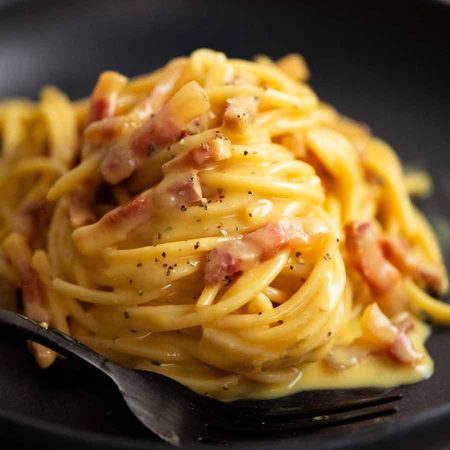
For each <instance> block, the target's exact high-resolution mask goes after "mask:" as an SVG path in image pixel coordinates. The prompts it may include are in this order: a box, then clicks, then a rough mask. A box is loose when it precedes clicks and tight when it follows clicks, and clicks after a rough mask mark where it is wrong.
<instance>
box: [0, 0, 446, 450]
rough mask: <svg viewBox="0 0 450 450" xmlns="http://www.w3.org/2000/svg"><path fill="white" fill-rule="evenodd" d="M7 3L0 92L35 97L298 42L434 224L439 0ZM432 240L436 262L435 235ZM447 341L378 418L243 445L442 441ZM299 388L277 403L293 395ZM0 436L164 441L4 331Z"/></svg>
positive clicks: (68, 366)
mask: <svg viewBox="0 0 450 450" xmlns="http://www.w3.org/2000/svg"><path fill="white" fill-rule="evenodd" d="M10 3H11V2H10ZM13 3H14V2H13ZM15 3H16V4H13V5H12V6H8V7H5V9H4V10H0V97H9V96H12V95H31V96H35V95H36V93H37V92H38V89H39V88H40V86H42V85H43V84H45V83H54V84H56V85H58V86H59V87H61V88H62V89H64V90H66V91H67V92H68V93H69V94H70V95H71V96H72V97H78V96H84V95H87V94H88V93H89V91H90V89H91V87H92V84H93V83H94V82H95V79H96V77H97V75H98V73H99V72H100V71H102V70H104V69H117V70H120V71H122V72H124V73H125V74H127V75H135V74H139V73H143V72H146V71H149V70H152V69H154V68H156V67H158V66H160V65H161V64H163V63H164V62H165V61H167V60H168V59H170V58H173V57H174V56H177V55H181V54H187V53H189V52H190V51H192V50H193V49H195V48H197V47H202V46H208V47H211V48H216V49H219V50H223V51H226V52H227V53H228V54H229V55H232V56H241V57H251V56H253V55H254V54H256V53H261V52H264V53H267V54H269V55H271V56H274V57H278V56H280V55H282V54H283V53H286V52H290V51H300V52H302V53H303V54H304V55H305V56H306V58H307V61H308V63H309V65H310V67H311V69H312V74H313V78H312V84H313V87H314V88H315V89H316V90H317V92H318V94H319V96H320V97H321V98H322V99H324V100H326V101H327V102H329V103H331V104H333V105H335V106H336V107H337V108H338V109H339V110H340V111H341V112H343V113H345V114H347V115H349V116H351V117H354V118H357V119H359V120H361V121H364V122H366V123H368V124H370V126H371V128H372V130H373V132H374V133H375V134H376V135H379V136H381V137H383V138H384V139H386V140H387V141H388V142H390V143H391V144H392V145H393V146H394V147H395V149H396V150H397V151H398V153H399V154H400V156H401V158H402V159H403V161H405V162H406V163H407V165H415V166H419V167H423V168H425V169H426V170H429V171H431V173H432V174H433V178H434V181H435V195H434V197H433V198H432V199H431V200H429V201H425V202H422V203H421V207H423V208H424V210H425V211H426V213H427V214H428V215H429V217H430V218H431V219H432V221H433V222H435V223H436V224H438V225H439V226H440V227H443V225H442V224H443V223H444V227H446V226H447V225H445V220H447V221H448V220H450V212H449V209H448V205H449V201H450V178H449V175H450V168H449V166H450V156H449V146H450V127H449V118H450V90H449V79H450V51H449V42H450V9H449V8H448V7H446V6H445V5H444V3H441V2H430V1H429V2H426V1H409V2H406V1H403V0H399V1H397V2H384V1H377V2H375V1H368V2H357V1H341V2H332V1H330V2H326V1H312V0H311V1H261V0H260V1H256V0H254V1H249V0H244V1H227V2H225V1H213V0H210V1H206V0H205V1H200V0H195V1H189V0H163V1H156V0H146V1H144V0H141V1H125V0H124V1H117V0H115V1H114V0H110V1H103V0H101V1H91V2H86V1H71V2H64V1H62V0H61V1H45V0H39V1H35V2H26V1H22V2H15ZM0 5H1V3H0ZM444 237H445V236H444ZM444 245H445V248H446V256H447V261H448V258H449V256H450V254H449V249H450V245H449V242H448V237H447V241H446V242H444ZM449 344H450V333H449V330H448V329H445V328H436V329H435V330H434V334H433V337H432V338H431V340H430V341H429V344H428V348H429V350H430V352H431V354H432V356H433V357H434V358H435V360H436V364H437V367H436V373H435V375H434V377H433V378H432V379H431V380H428V381H425V382H422V383H419V384H416V385H413V386H407V387H402V388H400V389H399V391H400V392H402V393H403V394H404V398H403V400H401V402H400V403H399V405H400V412H399V413H398V414H397V415H396V416H395V417H394V418H393V419H392V423H390V424H389V423H388V424H384V425H378V426H377V425H376V424H370V426H369V427H368V426H367V424H366V423H361V424H359V425H358V426H352V427H345V428H344V429H342V430H341V431H339V430H337V429H336V431H335V432H334V433H332V432H330V431H328V437H327V436H309V437H306V436H305V437H301V438H296V439H287V440H283V441H276V442H273V441H266V442H258V443H255V442H250V443H248V444H247V445H246V447H247V448H251V447H252V446H253V447H254V448H262V447H266V448H274V447H276V448H279V449H284V448H286V449H287V448H297V449H311V450H312V449H338V448H340V449H344V448H352V449H358V450H360V449H368V448H380V445H383V447H382V448H384V449H387V448H397V449H400V448H407V449H422V448H427V449H433V448H436V449H445V448H448V446H449V443H450V426H448V424H449V423H450V383H449V381H448V377H449V375H450V358H449V357H448V348H449ZM309 395H310V394H306V395H304V394H299V395H298V396H297V397H296V398H294V399H292V398H289V399H283V400H280V401H279V402H278V403H277V405H280V402H281V403H283V404H284V403H289V402H294V403H295V402H302V401H306V399H307V398H308V396H309ZM304 399H305V400H304ZM27 417H28V418H30V419H26V418H27ZM36 420H40V421H42V422H35V421H36ZM86 433H95V434H86ZM99 433H101V436H100V435H99ZM0 434H2V435H3V437H4V438H5V439H8V440H9V442H11V441H14V442H16V443H17V442H20V443H21V445H23V446H24V447H26V448H44V447H47V448H67V449H69V448H74V449H75V448H105V449H106V448H107V449H113V448H117V449H119V448H121V449H125V448H130V449H131V448H168V447H167V446H166V445H165V444H162V443H160V442H159V441H157V440H156V439H155V438H153V437H152V436H151V435H150V434H149V433H148V432H146V430H144V429H143V428H142V427H141V426H140V425H139V424H138V423H137V421H136V420H135V419H134V418H133V417H132V416H131V415H130V414H129V413H128V411H127V409H126V407H125V405H124V404H123V403H122V401H121V399H120V397H119V396H118V394H117V393H116V392H115V390H114V388H113V386H111V385H110V384H109V381H108V380H105V379H104V378H103V377H101V375H100V376H97V375H96V374H93V373H91V372H90V371H86V370H84V369H82V368H79V367H77V366H75V365H74V364H72V363H70V362H68V361H60V362H59V363H58V365H57V367H54V368H52V369H50V370H47V371H41V370H40V369H38V368H37V367H36V366H35V365H34V363H33V361H32V359H31V358H30V356H29V354H28V353H27V351H26V349H25V346H24V344H23V342H21V341H16V340H12V339H11V338H9V337H2V338H1V339H0ZM331 435H332V436H331ZM137 438H139V439H140V440H137ZM31 442H34V444H33V445H31ZM9 448H12V447H9Z"/></svg>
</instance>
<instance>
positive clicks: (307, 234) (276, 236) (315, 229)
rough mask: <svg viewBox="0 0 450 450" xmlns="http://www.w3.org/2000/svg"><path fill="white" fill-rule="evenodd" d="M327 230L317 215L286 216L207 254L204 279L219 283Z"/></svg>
mask: <svg viewBox="0 0 450 450" xmlns="http://www.w3.org/2000/svg"><path fill="white" fill-rule="evenodd" d="M327 231H328V228H327V227H326V226H325V225H324V224H323V223H322V222H320V221H318V220H315V219H300V218H283V219H280V220H278V221H277V222H271V223H269V224H267V225H266V226H264V227H262V228H259V229H258V230H256V231H253V232H251V233H249V234H247V235H245V236H243V237H242V238H240V239H235V240H230V241H227V242H223V243H221V244H219V245H217V246H216V247H215V248H214V249H213V250H211V251H210V252H209V253H208V255H207V257H206V263H205V269H204V280H205V283H206V284H207V285H214V284H217V283H220V282H222V281H224V280H226V277H229V276H231V275H234V274H236V273H238V272H241V271H244V270H247V269H250V268H251V267H253V266H254V265H256V264H258V263H260V262H263V261H266V260H268V259H270V258H272V257H273V256H275V255H276V254H277V253H278V252H279V251H280V250H282V249H283V248H285V247H286V246H288V245H289V244H292V243H299V242H301V243H303V244H306V243H308V242H309V241H310V239H311V237H312V236H313V235H316V234H320V233H324V232H327Z"/></svg>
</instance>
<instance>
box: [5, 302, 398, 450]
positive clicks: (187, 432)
mask: <svg viewBox="0 0 450 450" xmlns="http://www.w3.org/2000/svg"><path fill="white" fill-rule="evenodd" d="M0 326H2V328H4V329H5V328H8V329H9V330H11V331H13V332H15V333H20V334H22V335H23V336H24V337H26V338H29V339H32V340H33V341H36V342H39V343H40V344H43V345H45V346H47V347H49V348H51V349H53V350H55V351H57V352H58V353H61V354H63V355H65V356H69V357H71V356H75V357H77V358H79V359H81V360H83V361H85V362H87V363H89V364H90V365H92V366H94V367H96V368H97V369H99V370H101V371H102V372H103V373H105V374H106V375H107V376H108V377H109V378H111V379H112V380H113V381H114V383H115V384H116V386H117V387H118V388H119V390H120V392H121V394H122V396H123V398H124V400H125V402H126V404H127V405H128V407H129V408H130V410H131V411H132V413H133V414H134V415H135V416H136V417H137V418H138V419H139V420H140V422H141V423H142V424H143V425H145V426H146V427H147V428H148V429H150V430H151V431H153V432H154V433H155V434H156V435H158V436H159V437H160V438H161V439H164V440H165V441H167V442H170V443H171V444H173V445H186V446H188V445H192V444H194V443H199V442H202V441H204V442H214V443H219V444H228V443H236V442H238V441H240V440H241V441H242V440H251V439H252V438H254V437H255V436H257V437H258V438H266V439H267V438H268V437H270V438H273V439H278V438H282V437H287V436H293V435H296V434H298V433H301V432H303V431H311V430H315V429H320V428H324V427H332V426H338V425H344V424H348V423H354V422H357V421H364V420H371V419H376V420H381V419H382V418H383V417H387V416H389V415H392V414H393V413H395V412H396V411H397V407H396V406H394V403H395V402H396V401H398V400H399V399H400V398H401V396H400V395H380V394H370V395H365V396H361V395H358V396H356V397H355V395H352V394H346V395H338V396H327V395H325V396H324V395H321V396H319V397H318V396H317V395H316V396H315V397H314V395H312V394H313V393H305V394H310V395H309V396H308V395H306V396H305V399H306V401H302V402H298V404H295V405H291V404H289V403H284V404H283V402H281V406H280V405H279V404H278V406H277V407H273V403H272V402H271V401H245V402H234V403H223V402H219V401H217V400H214V399H212V398H209V397H206V396H202V395H199V394H196V393H195V392H193V391H191V390H190V389H188V388H186V387H184V386H182V385H181V384H179V383H177V382H176V381H173V380H171V379H169V378H167V377H165V376H162V375H159V374H156V373H152V372H144V371H140V370H130V369H125V368H123V367H119V366H118V365H116V364H114V363H113V362H111V361H109V360H107V359H106V358H104V357H103V356H101V355H100V354H98V353H96V352H95V351H93V350H91V349H89V348H88V347H86V346H85V345H83V344H81V343H80V342H78V341H76V340H75V339H73V338H71V337H70V336H67V335H65V334H64V333H61V332H59V331H57V330H54V329H51V328H49V329H47V328H46V327H43V326H42V325H41V324H39V323H37V322H36V321H34V320H32V319H29V318H27V317H25V316H22V315H20V314H17V313H15V312H12V311H7V310H3V309H0ZM308 398H309V401H308Z"/></svg>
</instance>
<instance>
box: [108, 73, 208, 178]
mask: <svg viewBox="0 0 450 450" xmlns="http://www.w3.org/2000/svg"><path fill="white" fill-rule="evenodd" d="M208 109H209V100H208V98H207V96H206V93H205V91H204V90H203V88H201V87H200V85H199V84H198V83H196V82H195V81H191V82H190V83H187V84H186V85H184V86H183V87H182V88H181V89H180V90H179V91H178V92H177V93H176V94H175V95H174V96H173V97H172V98H171V99H170V100H169V101H168V102H167V103H166V104H165V105H164V106H163V107H162V109H161V110H160V111H159V112H158V113H156V114H155V115H154V116H153V117H151V118H150V120H149V121H148V122H147V123H145V124H144V125H143V126H142V127H141V128H139V129H138V130H136V132H135V133H134V134H133V136H132V137H131V141H130V143H121V144H118V145H116V146H114V147H112V148H111V150H110V151H109V152H108V153H107V154H106V156H105V158H104V159H103V161H102V163H101V165H100V171H101V173H102V175H103V177H104V178H105V180H106V181H108V183H111V184H116V183H119V182H120V181H122V180H124V179H125V178H128V177H129V176H130V175H131V174H132V173H133V172H134V171H135V170H136V169H137V168H138V167H140V165H141V164H142V162H143V160H144V159H145V157H146V156H148V155H149V154H150V153H151V152H152V151H155V150H156V149H157V148H158V147H161V146H163V145H167V144H170V143H172V142H176V141H178V140H179V139H181V138H182V137H183V135H182V131H183V128H184V127H185V126H186V125H187V124H188V123H189V122H190V121H191V120H193V119H195V118H196V117H198V116H200V115H201V114H203V113H204V112H205V111H206V110H208Z"/></svg>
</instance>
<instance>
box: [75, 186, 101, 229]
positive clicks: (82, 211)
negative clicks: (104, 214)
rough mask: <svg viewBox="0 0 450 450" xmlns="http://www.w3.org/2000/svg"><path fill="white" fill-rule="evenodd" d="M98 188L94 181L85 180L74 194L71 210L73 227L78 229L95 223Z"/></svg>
mask: <svg viewBox="0 0 450 450" xmlns="http://www.w3.org/2000/svg"><path fill="white" fill-rule="evenodd" d="M96 187H97V183H95V181H94V180H85V181H84V182H83V183H82V184H81V185H80V186H78V187H77V188H76V189H75V191H74V192H73V194H72V198H71V201H70V208H69V217H70V223H71V225H72V227H74V228H78V227H82V226H83V225H88V224H89V223H94V222H95V219H96V216H95V211H94V207H93V205H94V200H95V189H96Z"/></svg>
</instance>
